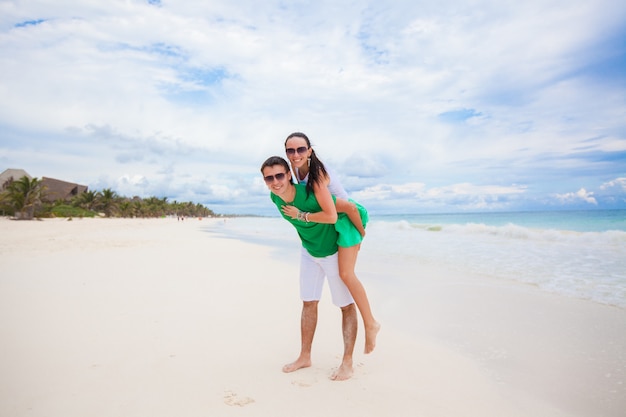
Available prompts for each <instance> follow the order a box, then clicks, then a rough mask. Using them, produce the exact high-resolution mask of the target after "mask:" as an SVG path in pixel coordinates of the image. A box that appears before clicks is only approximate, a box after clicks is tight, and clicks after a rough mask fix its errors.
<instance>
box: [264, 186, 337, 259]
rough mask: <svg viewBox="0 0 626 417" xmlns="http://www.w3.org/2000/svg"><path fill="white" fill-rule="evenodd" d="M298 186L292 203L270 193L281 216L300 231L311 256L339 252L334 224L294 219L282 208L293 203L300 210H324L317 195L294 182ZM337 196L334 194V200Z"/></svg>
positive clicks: (303, 244)
mask: <svg viewBox="0 0 626 417" xmlns="http://www.w3.org/2000/svg"><path fill="white" fill-rule="evenodd" d="M294 186H295V187H296V196H295V198H294V199H293V201H292V202H291V203H285V201H283V199H282V198H280V197H279V196H277V195H276V194H273V193H272V194H270V197H271V198H272V201H273V202H274V204H276V207H278V211H279V212H280V214H281V216H283V218H284V219H285V220H287V221H288V222H289V223H291V224H293V226H294V227H295V228H296V230H297V231H298V235H299V236H300V240H302V246H304V248H305V249H306V250H307V252H309V254H310V255H311V256H314V257H316V258H323V257H325V256H330V255H332V254H334V253H335V252H337V237H338V235H337V231H336V230H335V225H334V224H325V223H312V222H311V223H307V222H303V221H300V220H295V219H292V218H291V217H289V216H286V215H285V214H284V213H283V211H282V210H281V209H280V208H281V207H282V206H284V205H292V206H295V207H296V208H298V209H299V210H300V211H308V212H309V213H317V212H319V211H322V208H321V207H320V205H319V203H318V202H317V199H316V198H315V195H314V194H313V193H311V194H310V195H307V192H306V189H305V187H304V186H302V185H300V184H294ZM334 199H335V197H334V196H333V200H334Z"/></svg>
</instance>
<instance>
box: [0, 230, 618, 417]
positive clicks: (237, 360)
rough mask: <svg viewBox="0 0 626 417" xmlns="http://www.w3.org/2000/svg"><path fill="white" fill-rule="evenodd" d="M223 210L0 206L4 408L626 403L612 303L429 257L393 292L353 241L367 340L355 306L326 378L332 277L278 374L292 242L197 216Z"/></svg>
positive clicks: (492, 412) (414, 410) (547, 411)
mask: <svg viewBox="0 0 626 417" xmlns="http://www.w3.org/2000/svg"><path fill="white" fill-rule="evenodd" d="M221 221H224V220H223V219H222V218H211V219H203V220H202V221H199V220H197V219H188V220H185V221H183V222H178V221H177V220H176V218H173V219H167V218H166V219H132V220H131V219H127V220H125V219H73V221H67V220H61V219H45V220H43V221H41V222H25V221H20V222H13V221H8V220H6V221H4V220H2V219H0V265H2V268H3V273H2V278H0V334H3V335H4V337H3V339H5V340H6V342H4V343H3V346H2V347H1V348H0V375H2V376H1V377H0V400H1V401H0V414H2V415H11V416H13V417H20V416H42V417H43V416H46V417H50V416H64V417H71V416H84V415H91V414H98V415H104V416H117V415H124V416H146V415H151V416H171V415H173V414H183V415H190V416H195V415H198V416H204V415H224V416H229V415H238V416H239V415H244V416H274V415H277V413H279V414H285V415H295V414H297V415H301V416H319V415H322V414H328V413H329V412H331V414H332V413H336V414H346V415H356V414H359V415H363V416H380V415H399V416H410V415H411V416H412V415H428V416H434V417H436V416H442V417H443V416H450V415H455V416H481V417H484V416H501V415H506V416H528V415H541V416H555V417H560V416H587V415H594V416H606V417H617V416H619V415H621V413H622V412H623V410H624V409H626V386H625V385H626V384H625V382H626V375H625V374H626V359H624V357H623V352H624V351H626V340H625V339H626V335H624V334H623V333H624V332H623V329H624V328H626V314H625V313H624V311H623V310H620V309H617V308H611V307H608V306H603V305H600V304H595V303H593V302H586V301H582V300H576V299H569V298H566V297H562V296H556V295H551V294H546V293H542V292H540V291H538V290H536V289H534V288H533V287H532V286H529V285H526V286H524V285H521V284H516V283H514V282H511V283H502V282H495V281H493V280H490V279H489V278H486V277H480V276H460V275H458V274H457V273H454V272H451V271H447V270H446V269H445V268H434V267H424V266H419V267H418V269H417V271H418V273H419V275H420V277H421V279H420V280H419V281H418V282H417V283H416V286H415V287H414V289H413V295H412V297H413V300H414V303H410V304H409V305H405V304H398V303H397V302H396V301H395V299H394V294H393V289H392V288H386V287H385V286H384V281H382V280H380V279H378V277H380V276H384V274H390V273H393V274H405V275H406V276H408V277H410V276H413V275H414V274H415V271H414V270H412V269H406V268H404V267H403V266H397V267H396V266H394V265H389V264H380V263H378V264H371V263H368V260H367V257H365V256H364V257H362V259H360V260H359V266H358V268H359V271H361V272H359V276H360V278H361V279H362V280H363V281H364V284H365V285H366V288H367V290H368V294H369V295H370V299H371V300H372V304H373V306H374V308H375V312H376V315H377V318H378V319H379V320H380V321H381V323H382V325H383V328H382V331H381V333H380V335H379V340H378V344H377V348H376V350H375V351H374V352H373V353H372V354H370V355H364V354H362V349H363V331H362V323H361V322H360V323H359V335H358V338H357V347H356V349H355V375H354V377H353V378H352V379H351V380H349V381H345V382H334V381H330V380H329V379H328V375H330V372H331V370H332V368H333V367H335V366H337V365H338V364H339V358H340V353H341V349H342V347H341V335H340V330H339V329H340V318H339V317H340V315H339V313H338V311H337V309H336V308H335V307H333V306H332V304H331V303H330V297H329V294H328V292H327V288H326V289H325V293H324V295H323V298H322V300H321V302H320V315H319V322H318V331H317V333H316V337H315V341H314V346H313V349H314V352H313V354H314V356H313V361H314V363H313V366H312V367H311V368H307V369H303V370H300V371H297V372H295V373H292V374H284V373H282V372H281V371H280V369H281V367H282V365H284V364H285V363H288V362H290V361H292V360H293V359H295V357H296V356H297V353H298V349H299V314H300V306H301V305H300V301H299V300H298V295H297V294H298V292H297V285H298V284H297V274H298V267H299V265H298V257H297V256H294V255H293V254H294V253H297V251H298V250H299V248H297V247H295V248H290V249H289V251H288V252H287V253H285V254H284V255H283V256H280V257H277V256H275V253H274V252H275V248H272V247H268V246H263V245H261V244H255V243H249V242H244V241H240V240H235V239H229V238H224V237H222V236H219V235H216V234H214V233H210V232H209V230H207V228H210V227H209V226H210V225H215V222H221ZM228 221H236V218H229V220H228ZM103 225H106V227H103ZM362 271H367V272H362ZM374 280H376V282H377V283H376V285H370V282H373V281H374Z"/></svg>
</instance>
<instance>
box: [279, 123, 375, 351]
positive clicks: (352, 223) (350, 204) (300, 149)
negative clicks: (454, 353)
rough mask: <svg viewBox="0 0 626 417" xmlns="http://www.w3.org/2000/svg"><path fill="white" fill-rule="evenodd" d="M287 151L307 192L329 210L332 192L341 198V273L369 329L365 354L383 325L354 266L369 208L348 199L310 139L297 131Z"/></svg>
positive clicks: (292, 214)
mask: <svg viewBox="0 0 626 417" xmlns="http://www.w3.org/2000/svg"><path fill="white" fill-rule="evenodd" d="M285 152H286V153H287V158H288V159H289V162H290V164H291V169H292V171H293V174H294V179H295V181H296V182H297V183H300V184H306V189H307V192H309V193H311V192H312V193H314V194H315V198H316V199H317V201H318V202H319V204H320V207H321V208H322V210H323V211H324V212H325V213H330V212H333V211H335V207H334V204H333V199H332V195H334V196H335V197H338V198H337V205H336V211H337V212H338V214H339V216H338V219H337V223H336V224H335V227H336V229H337V232H338V233H339V238H338V240H337V244H338V245H339V274H340V275H341V279H342V280H343V282H344V283H345V284H346V286H347V287H348V289H349V290H350V293H352V297H353V298H354V301H355V302H356V305H357V307H358V308H359V311H360V312H361V317H362V318H363V326H364V328H365V353H370V352H372V351H373V350H374V348H375V347H376V335H377V334H378V331H379V330H380V324H379V323H378V322H377V321H376V319H374V315H373V314H372V309H371V307H370V303H369V300H368V298H367V293H366V292H365V288H364V287H363V284H362V283H361V281H359V279H358V277H357V276H356V273H355V272H354V268H355V265H356V260H357V256H358V253H359V249H360V248H361V242H362V240H363V237H364V236H365V224H366V223H367V221H368V215H367V210H365V208H364V207H363V206H361V205H360V204H358V203H355V202H354V201H352V200H348V193H347V192H346V190H345V189H344V188H343V186H342V185H341V183H340V182H339V179H338V178H337V176H336V175H334V174H333V173H332V171H330V170H329V169H328V168H326V166H325V165H324V164H323V163H322V161H320V160H319V159H318V158H317V155H316V154H315V151H314V150H313V148H312V147H311V142H310V141H309V138H308V137H307V136H306V135H305V134H304V133H301V132H294V133H292V134H291V135H289V136H288V137H287V139H286V140H285ZM284 212H285V214H287V215H288V216H290V217H292V218H296V217H295V216H297V214H298V213H297V209H295V208H294V207H289V206H286V207H285V208H284Z"/></svg>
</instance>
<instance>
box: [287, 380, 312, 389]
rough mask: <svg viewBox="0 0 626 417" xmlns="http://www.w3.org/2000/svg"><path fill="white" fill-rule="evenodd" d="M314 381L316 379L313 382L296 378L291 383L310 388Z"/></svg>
mask: <svg viewBox="0 0 626 417" xmlns="http://www.w3.org/2000/svg"><path fill="white" fill-rule="evenodd" d="M314 382H315V381H313V382H312V381H302V380H299V381H298V380H294V381H291V385H295V386H298V387H303V388H308V387H312V386H313V383H314Z"/></svg>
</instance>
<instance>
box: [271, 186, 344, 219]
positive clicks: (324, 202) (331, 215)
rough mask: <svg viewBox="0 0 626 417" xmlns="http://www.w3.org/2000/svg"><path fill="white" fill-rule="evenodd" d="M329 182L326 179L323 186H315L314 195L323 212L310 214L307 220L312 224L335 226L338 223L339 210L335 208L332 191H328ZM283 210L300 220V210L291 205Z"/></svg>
mask: <svg viewBox="0 0 626 417" xmlns="http://www.w3.org/2000/svg"><path fill="white" fill-rule="evenodd" d="M328 182H329V180H328V178H325V179H324V180H323V182H322V183H321V184H320V183H316V184H315V185H314V186H313V193H314V194H315V198H316V199H317V202H318V204H319V205H320V207H321V209H322V211H318V212H317V213H309V214H308V216H307V218H308V221H310V222H314V223H329V224H335V223H336V222H337V208H336V207H335V202H334V200H333V196H332V195H331V194H330V191H328ZM282 210H283V213H285V215H287V216H289V217H291V218H292V219H296V218H298V213H299V212H300V210H298V208H296V207H295V206H290V205H286V206H283V207H282ZM305 221H306V220H305Z"/></svg>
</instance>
